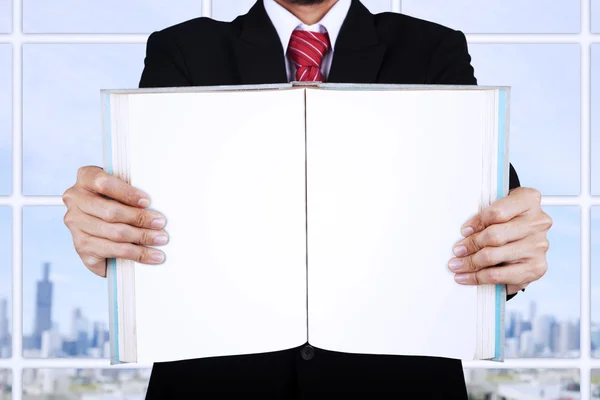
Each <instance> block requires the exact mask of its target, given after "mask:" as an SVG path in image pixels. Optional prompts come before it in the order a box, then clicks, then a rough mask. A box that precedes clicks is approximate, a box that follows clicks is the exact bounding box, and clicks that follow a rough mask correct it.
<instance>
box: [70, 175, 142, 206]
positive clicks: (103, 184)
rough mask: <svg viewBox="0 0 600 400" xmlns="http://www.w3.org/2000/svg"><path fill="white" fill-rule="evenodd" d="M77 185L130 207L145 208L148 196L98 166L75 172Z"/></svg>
mask: <svg viewBox="0 0 600 400" xmlns="http://www.w3.org/2000/svg"><path fill="white" fill-rule="evenodd" d="M77 185H78V186H82V187H84V188H85V189H87V190H90V191H92V192H95V193H99V194H102V195H104V196H107V197H109V198H111V199H115V200H117V201H118V202H120V203H123V204H127V205H129V206H132V207H142V208H146V207H148V206H149V205H150V196H148V195H147V194H146V193H144V192H143V191H141V190H139V189H137V188H135V187H133V186H131V185H129V184H128V183H126V182H124V181H123V180H121V179H119V178H118V177H117V176H115V175H110V174H108V173H107V172H106V171H104V170H103V169H102V168H99V167H92V166H89V167H82V168H80V169H79V171H78V172H77Z"/></svg>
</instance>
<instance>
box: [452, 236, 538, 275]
mask: <svg viewBox="0 0 600 400" xmlns="http://www.w3.org/2000/svg"><path fill="white" fill-rule="evenodd" d="M544 240H545V236H544V237H543V238H540V237H538V235H535V236H528V237H526V238H524V239H521V240H517V241H515V242H511V243H508V244H505V245H504V246H501V247H484V248H483V249H481V250H479V251H478V252H476V253H474V254H472V255H470V256H467V257H461V258H452V259H451V260H450V261H449V262H448V268H450V270H451V271H452V272H456V273H464V272H477V271H480V270H482V269H484V268H487V267H492V266H494V265H498V264H500V263H503V262H516V261H521V260H525V259H528V258H533V257H535V256H536V255H537V254H538V251H539V250H541V248H542V247H543V246H545V243H544ZM538 242H539V243H538Z"/></svg>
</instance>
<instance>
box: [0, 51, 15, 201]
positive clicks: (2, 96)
mask: <svg viewBox="0 0 600 400" xmlns="http://www.w3.org/2000/svg"><path fill="white" fill-rule="evenodd" d="M11 74H12V48H11V45H10V44H0V195H7V194H10V193H11V191H12V179H11V165H12V150H11V144H12V122H11V121H12V79H11Z"/></svg>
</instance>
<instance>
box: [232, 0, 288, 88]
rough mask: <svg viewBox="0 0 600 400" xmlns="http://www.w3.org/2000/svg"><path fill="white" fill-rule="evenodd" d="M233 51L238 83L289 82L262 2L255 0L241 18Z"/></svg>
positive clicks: (277, 37) (277, 42) (274, 32)
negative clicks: (238, 78) (240, 27)
mask: <svg viewBox="0 0 600 400" xmlns="http://www.w3.org/2000/svg"><path fill="white" fill-rule="evenodd" d="M233 50H234V54H235V58H236V61H237V67H238V73H239V76H240V80H241V82H240V83H241V84H244V85H249V84H261V83H285V82H287V81H288V80H287V72H286V68H285V56H284V53H283V49H282V47H281V41H280V40H279V36H278V35H277V31H276V30H275V27H274V26H273V23H272V22H271V20H270V19H269V16H268V15H267V12H266V11H265V8H264V5H263V2H262V0H258V1H257V2H256V4H255V5H254V6H253V7H252V8H251V9H250V11H249V12H248V14H246V16H245V17H244V22H243V26H242V30H241V34H240V36H239V37H237V38H236V39H235V41H234V45H233Z"/></svg>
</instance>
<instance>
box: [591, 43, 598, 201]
mask: <svg viewBox="0 0 600 400" xmlns="http://www.w3.org/2000/svg"><path fill="white" fill-rule="evenodd" d="M591 89H592V106H591V107H592V108H591V110H592V153H591V154H592V171H591V172H592V184H591V189H592V194H594V195H600V159H598V157H597V155H598V154H600V113H599V112H598V110H599V109H600V44H593V45H592V88H591Z"/></svg>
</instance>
